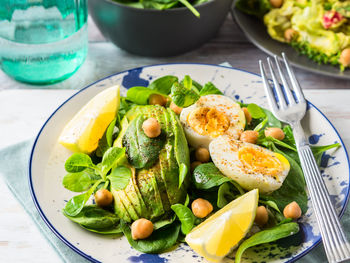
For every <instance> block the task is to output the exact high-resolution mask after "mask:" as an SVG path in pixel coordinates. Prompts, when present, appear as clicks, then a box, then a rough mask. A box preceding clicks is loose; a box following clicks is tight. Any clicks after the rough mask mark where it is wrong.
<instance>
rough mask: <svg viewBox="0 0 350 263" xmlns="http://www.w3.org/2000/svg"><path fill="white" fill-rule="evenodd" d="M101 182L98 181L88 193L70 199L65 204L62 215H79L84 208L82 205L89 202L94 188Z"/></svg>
mask: <svg viewBox="0 0 350 263" xmlns="http://www.w3.org/2000/svg"><path fill="white" fill-rule="evenodd" d="M102 181H103V180H102V179H101V180H98V181H97V182H96V183H94V185H93V186H92V187H91V188H90V189H89V191H87V192H85V193H83V194H80V195H76V196H74V197H72V198H71V199H70V200H69V201H68V202H67V204H66V206H65V207H64V209H63V213H64V214H65V215H68V216H76V215H77V214H79V213H80V211H81V210H82V209H83V208H84V205H85V204H86V202H87V201H88V200H89V198H90V196H91V195H92V193H93V192H94V190H95V188H96V187H97V186H98V185H99V184H100V183H101V182H102Z"/></svg>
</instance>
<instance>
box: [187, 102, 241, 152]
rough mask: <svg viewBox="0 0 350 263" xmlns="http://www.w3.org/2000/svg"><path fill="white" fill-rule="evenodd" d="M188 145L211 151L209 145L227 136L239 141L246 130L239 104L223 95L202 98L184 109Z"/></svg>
mask: <svg viewBox="0 0 350 263" xmlns="http://www.w3.org/2000/svg"><path fill="white" fill-rule="evenodd" d="M180 121H181V124H182V126H183V128H184V130H185V133H186V138H187V141H188V143H189V144H190V145H191V146H193V147H195V148H198V147H205V148H207V149H209V143H210V142H211V141H212V140H213V139H215V138H217V137H219V136H220V135H223V134H227V135H229V136H231V137H232V138H234V139H238V138H239V136H240V135H241V133H242V131H243V130H244V126H245V117H244V112H243V111H242V109H241V107H240V106H239V104H238V103H236V102H234V101H233V100H231V99H230V98H228V97H226V96H222V95H206V96H202V97H201V98H200V99H199V100H198V101H197V102H196V103H195V104H193V105H191V106H189V107H187V108H184V109H183V110H182V112H181V115H180Z"/></svg>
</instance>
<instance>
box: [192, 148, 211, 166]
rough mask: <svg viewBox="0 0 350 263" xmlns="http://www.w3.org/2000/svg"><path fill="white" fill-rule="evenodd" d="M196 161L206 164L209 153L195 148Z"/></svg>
mask: <svg viewBox="0 0 350 263" xmlns="http://www.w3.org/2000/svg"><path fill="white" fill-rule="evenodd" d="M195 156H196V160H197V161H200V162H202V163H207V162H209V159H210V153H209V151H208V150H207V149H206V148H202V147H200V148H197V150H196V152H195Z"/></svg>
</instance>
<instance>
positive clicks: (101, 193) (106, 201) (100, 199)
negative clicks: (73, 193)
mask: <svg viewBox="0 0 350 263" xmlns="http://www.w3.org/2000/svg"><path fill="white" fill-rule="evenodd" d="M95 202H96V204H97V205H98V206H101V207H104V206H108V205H110V204H111V203H112V202H113V195H112V193H111V192H110V191H108V190H107V189H100V190H98V191H97V192H96V193H95Z"/></svg>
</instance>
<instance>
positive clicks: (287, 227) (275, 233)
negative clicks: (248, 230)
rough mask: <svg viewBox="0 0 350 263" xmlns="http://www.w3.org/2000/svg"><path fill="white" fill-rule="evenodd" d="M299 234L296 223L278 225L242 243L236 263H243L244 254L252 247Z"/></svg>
mask: <svg viewBox="0 0 350 263" xmlns="http://www.w3.org/2000/svg"><path fill="white" fill-rule="evenodd" d="M298 232H299V225H298V224H297V223H294V222H292V223H286V224H282V225H278V226H275V227H273V228H270V229H266V230H263V231H260V232H258V233H256V234H254V235H252V236H251V237H250V238H248V239H246V240H244V241H243V242H242V244H241V245H240V246H239V248H238V250H237V252H236V255H235V263H240V262H241V257H242V254H243V253H244V251H245V250H247V249H248V248H250V247H253V246H256V245H260V244H264V243H270V242H273V241H276V240H278V239H281V238H285V237H289V236H291V235H294V234H296V233H298Z"/></svg>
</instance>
